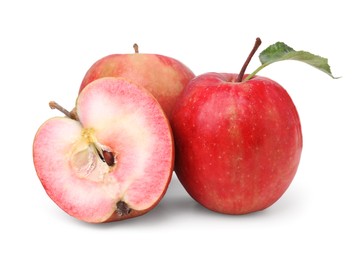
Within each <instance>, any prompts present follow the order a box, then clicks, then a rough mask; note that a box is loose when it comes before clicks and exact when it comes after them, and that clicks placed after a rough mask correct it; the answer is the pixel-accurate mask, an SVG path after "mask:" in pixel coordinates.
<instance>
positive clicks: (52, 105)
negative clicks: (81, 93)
mask: <svg viewBox="0 0 358 260" xmlns="http://www.w3.org/2000/svg"><path fill="white" fill-rule="evenodd" d="M49 105H50V108H51V109H57V110H58V111H60V112H62V113H63V114H64V115H65V116H67V117H69V118H71V119H73V120H77V121H78V117H77V114H76V112H75V110H74V109H73V110H72V111H71V112H69V111H68V110H67V109H65V108H64V107H62V106H61V105H59V104H57V103H56V102H55V101H50V102H49Z"/></svg>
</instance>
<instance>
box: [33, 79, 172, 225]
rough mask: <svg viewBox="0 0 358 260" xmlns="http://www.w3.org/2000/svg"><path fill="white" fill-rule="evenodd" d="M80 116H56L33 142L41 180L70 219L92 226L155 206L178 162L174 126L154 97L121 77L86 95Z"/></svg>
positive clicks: (94, 85) (92, 85) (98, 83)
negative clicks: (175, 160) (88, 223)
mask: <svg viewBox="0 0 358 260" xmlns="http://www.w3.org/2000/svg"><path fill="white" fill-rule="evenodd" d="M74 111H75V113H73V114H74V115H75V116H73V118H70V117H56V118H52V119H49V120H48V121H46V122H45V123H44V124H43V125H42V126H41V127H40V128H39V130H38V132H37V134H36V136H35V139H34V144H33V160H34V166H35V169H36V172H37V175H38V177H39V179H40V181H41V183H42V185H43V187H44V189H45V190H46V192H47V194H48V195H49V197H50V198H51V199H52V200H53V201H54V202H55V203H56V204H57V205H58V206H59V207H60V208H61V209H63V210H64V211H65V212H67V213H68V214H69V215H71V216H73V217H75V218H77V219H80V220H83V221H86V222H91V223H100V222H109V221H115V220H123V219H127V218H132V217H135V216H139V215H142V214H144V213H146V212H148V211H149V210H151V209H152V208H154V207H155V206H156V205H157V204H158V203H159V201H160V200H161V198H162V197H163V195H164V194H165V192H166V190H167V187H168V184H169V181H170V179H171V176H172V171H173V163H174V148H173V137H172V132H171V128H170V125H169V122H168V120H167V118H166V116H165V114H164V112H163V110H162V108H161V106H160V105H159V103H158V102H157V101H156V99H155V98H154V97H153V96H152V95H151V94H150V93H149V92H148V91H147V90H145V89H144V88H141V87H139V86H137V85H135V84H133V83H131V82H128V81H126V80H124V79H122V78H110V77H108V78H102V79H98V80H95V81H93V82H92V83H90V84H89V85H88V86H87V87H86V89H84V90H83V91H81V93H80V94H79V96H78V99H77V102H76V108H75V110H74Z"/></svg>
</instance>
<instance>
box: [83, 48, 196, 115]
mask: <svg viewBox="0 0 358 260" xmlns="http://www.w3.org/2000/svg"><path fill="white" fill-rule="evenodd" d="M133 47H134V49H135V53H131V54H112V55H108V56H106V57H103V58H101V59H99V60H98V61H96V62H95V63H94V64H93V65H92V66H91V67H90V68H89V70H88V71H87V73H86V75H85V76H84V79H83V81H82V83H81V86H80V91H82V89H83V88H84V87H85V86H86V85H87V84H88V83H90V82H92V81H93V80H95V79H98V78H102V77H123V78H126V79H128V80H130V81H132V82H133V83H135V84H137V85H139V86H141V87H144V88H146V89H147V90H149V92H151V93H152V94H153V96H154V97H155V98H156V99H157V100H158V102H159V103H160V105H161V106H162V108H163V110H164V112H165V113H166V115H167V116H168V117H170V114H171V111H172V108H173V106H174V104H175V101H176V99H177V97H178V96H179V95H180V94H181V92H182V90H183V89H184V87H185V86H186V85H187V84H188V82H189V81H190V80H191V79H192V78H193V77H194V73H193V72H192V71H191V70H190V69H189V68H188V67H187V66H185V65H184V64H183V63H182V62H180V61H178V60H176V59H174V58H171V57H168V56H164V55H159V54H149V53H139V52H138V45H136V44H134V46H133Z"/></svg>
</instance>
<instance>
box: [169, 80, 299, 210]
mask: <svg viewBox="0 0 358 260" xmlns="http://www.w3.org/2000/svg"><path fill="white" fill-rule="evenodd" d="M237 77H238V75H237V74H224V73H207V74H203V75H201V76H198V77H197V78H195V79H194V80H193V81H191V82H190V83H189V85H188V87H187V89H186V91H185V93H184V94H183V96H181V98H180V99H179V100H178V103H177V104H178V105H177V106H176V107H175V109H174V110H173V117H172V128H173V133H174V140H175V144H176V160H175V161H176V166H175V172H176V174H177V176H178V178H179V180H180V182H181V183H182V184H183V186H184V187H185V189H186V190H187V191H188V193H189V194H190V195H191V196H192V197H193V198H194V199H195V200H196V201H198V202H199V203H200V204H202V205H203V206H205V207H207V208H208V209H211V210H213V211H217V212H222V213H227V214H244V213H249V212H253V211H258V210H262V209H264V208H267V207H268V206H270V205H271V204H273V203H274V202H275V201H277V200H278V199H279V198H280V197H281V195H282V194H283V193H284V192H285V191H286V189H287V188H288V186H289V185H290V183H291V181H292V179H293V177H294V176H295V173H296V170H297V167H298V164H299V161H300V155H301V150H302V134H301V125H300V120H299V117H298V114H297V111H296V108H295V105H294V104H293V102H292V100H291V98H290V97H289V95H288V94H287V92H286V91H285V90H284V89H283V88H282V87H281V86H280V85H279V84H278V83H276V82H274V81H272V80H270V79H268V78H264V77H258V76H257V77H254V78H252V79H250V80H248V81H246V82H236V79H237Z"/></svg>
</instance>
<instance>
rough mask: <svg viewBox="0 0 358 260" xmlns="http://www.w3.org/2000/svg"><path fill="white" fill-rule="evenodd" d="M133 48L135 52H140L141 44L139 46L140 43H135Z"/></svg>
mask: <svg viewBox="0 0 358 260" xmlns="http://www.w3.org/2000/svg"><path fill="white" fill-rule="evenodd" d="M133 49H134V52H135V53H139V46H138V44H136V43H135V44H133Z"/></svg>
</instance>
